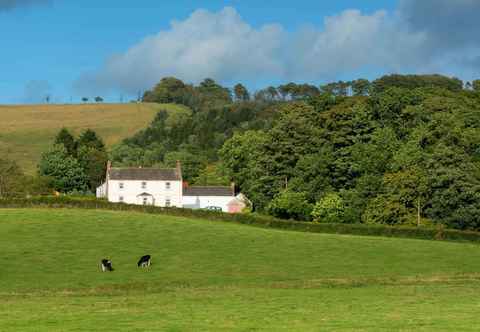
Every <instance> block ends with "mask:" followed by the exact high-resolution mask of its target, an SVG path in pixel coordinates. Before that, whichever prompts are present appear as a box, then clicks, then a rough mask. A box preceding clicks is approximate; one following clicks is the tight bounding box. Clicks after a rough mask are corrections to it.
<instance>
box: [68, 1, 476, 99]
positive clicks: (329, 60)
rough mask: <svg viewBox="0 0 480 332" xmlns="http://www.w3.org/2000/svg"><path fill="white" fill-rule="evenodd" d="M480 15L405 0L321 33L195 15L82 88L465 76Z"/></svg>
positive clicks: (329, 20) (337, 20)
mask: <svg viewBox="0 0 480 332" xmlns="http://www.w3.org/2000/svg"><path fill="white" fill-rule="evenodd" d="M478 12H480V2H479V1H478V0H422V1H415V0H400V2H399V6H398V9H397V11H396V12H395V13H388V12H386V11H381V10H380V11H377V12H374V13H372V14H368V15H367V14H363V13H362V12H360V11H359V10H346V11H344V12H342V13H339V14H338V15H335V16H331V17H326V18H325V20H324V24H323V26H321V27H314V26H311V27H309V28H304V29H302V30H300V31H296V32H287V31H286V30H285V29H284V28H283V27H282V26H280V25H278V24H271V25H265V26H262V27H259V28H253V27H252V26H250V25H249V24H248V23H247V22H245V21H244V20H243V19H242V18H241V17H240V15H239V14H238V13H237V12H236V10H235V9H233V8H225V9H223V10H221V11H219V12H216V13H214V12H209V11H206V10H197V11H195V12H194V13H192V14H191V15H190V17H188V18H187V19H185V20H184V21H173V22H172V23H171V26H170V28H169V29H168V30H164V31H160V32H159V33H158V34H157V35H153V36H149V37H147V38H145V39H144V40H143V41H141V42H139V43H138V44H137V45H134V46H132V47H131V48H130V49H129V50H127V51H126V52H125V53H123V54H118V55H115V56H112V57H111V58H110V59H108V60H107V61H106V62H105V64H104V65H103V67H102V68H100V69H99V70H98V71H96V72H91V73H86V74H84V75H83V76H82V77H81V78H80V79H79V80H78V81H77V82H76V87H77V88H79V89H80V90H83V91H86V90H87V88H92V89H93V90H96V91H98V90H103V91H105V90H109V89H116V90H121V91H125V92H130V93H136V92H137V91H138V90H139V89H144V88H148V87H151V86H152V85H153V84H154V83H156V82H158V81H159V79H160V78H161V77H164V76H176V77H179V78H181V79H183V80H186V81H189V82H198V81H199V80H201V79H203V78H206V77H212V78H214V79H216V80H219V81H221V82H233V81H240V80H242V81H253V80H307V81H322V80H332V79H336V78H338V77H339V76H346V75H350V76H354V77H356V76H358V73H359V72H362V73H364V72H369V73H372V74H380V73H385V72H395V71H396V72H406V71H408V72H425V71H437V72H442V71H443V69H445V68H448V65H449V64H451V63H454V64H455V66H457V68H460V70H462V69H465V68H467V67H469V68H471V67H472V66H475V65H476V63H477V62H478V61H477V59H478V58H477V57H478V55H479V54H480V52H478V48H477V47H478V43H479V39H478V38H476V37H475V36H474V34H475V33H478V31H480V23H479V22H480V20H476V19H475V13H478ZM462 55H465V56H462ZM467 55H468V58H467V57H466V56H467ZM467 62H468V66H467V65H465V64H466V63H467ZM476 69H478V70H480V67H476ZM477 73H478V72H477Z"/></svg>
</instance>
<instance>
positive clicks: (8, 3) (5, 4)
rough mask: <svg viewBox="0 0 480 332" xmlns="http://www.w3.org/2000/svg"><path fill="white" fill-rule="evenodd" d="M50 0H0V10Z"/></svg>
mask: <svg viewBox="0 0 480 332" xmlns="http://www.w3.org/2000/svg"><path fill="white" fill-rule="evenodd" d="M49 2H50V0H0V12H1V11H8V10H12V9H15V8H17V7H26V6H34V5H46V4H48V3H49Z"/></svg>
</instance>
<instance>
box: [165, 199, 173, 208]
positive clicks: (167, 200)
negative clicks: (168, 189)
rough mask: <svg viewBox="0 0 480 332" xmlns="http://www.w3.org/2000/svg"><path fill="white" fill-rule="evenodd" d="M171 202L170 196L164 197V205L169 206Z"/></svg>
mask: <svg viewBox="0 0 480 332" xmlns="http://www.w3.org/2000/svg"><path fill="white" fill-rule="evenodd" d="M171 204H172V202H171V201H170V198H166V199H165V206H166V207H170V205H171Z"/></svg>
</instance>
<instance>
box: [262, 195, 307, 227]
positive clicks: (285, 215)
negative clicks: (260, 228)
mask: <svg viewBox="0 0 480 332" xmlns="http://www.w3.org/2000/svg"><path fill="white" fill-rule="evenodd" d="M267 212H268V213H269V214H270V215H272V216H274V217H278V218H282V219H295V220H308V219H309V217H310V214H311V213H312V205H311V204H310V203H309V202H308V200H307V195H306V194H305V193H296V192H292V191H288V190H286V191H283V192H281V193H279V194H277V195H276V196H275V197H274V198H273V200H272V201H271V202H270V204H269V205H268V206H267Z"/></svg>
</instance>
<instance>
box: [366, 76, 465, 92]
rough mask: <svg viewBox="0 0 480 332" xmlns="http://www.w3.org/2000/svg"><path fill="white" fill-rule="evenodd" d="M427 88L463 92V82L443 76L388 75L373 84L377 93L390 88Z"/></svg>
mask: <svg viewBox="0 0 480 332" xmlns="http://www.w3.org/2000/svg"><path fill="white" fill-rule="evenodd" d="M392 87H396V88H404V89H415V88H427V87H437V88H444V89H446V90H450V91H454V92H456V91H461V90H462V89H463V82H462V81H461V80H459V79H458V78H455V77H453V78H450V77H446V76H442V75H397V74H394V75H387V76H383V77H381V78H379V79H377V80H375V81H374V82H373V89H374V91H375V92H377V93H378V92H383V91H385V90H387V89H389V88H392Z"/></svg>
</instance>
